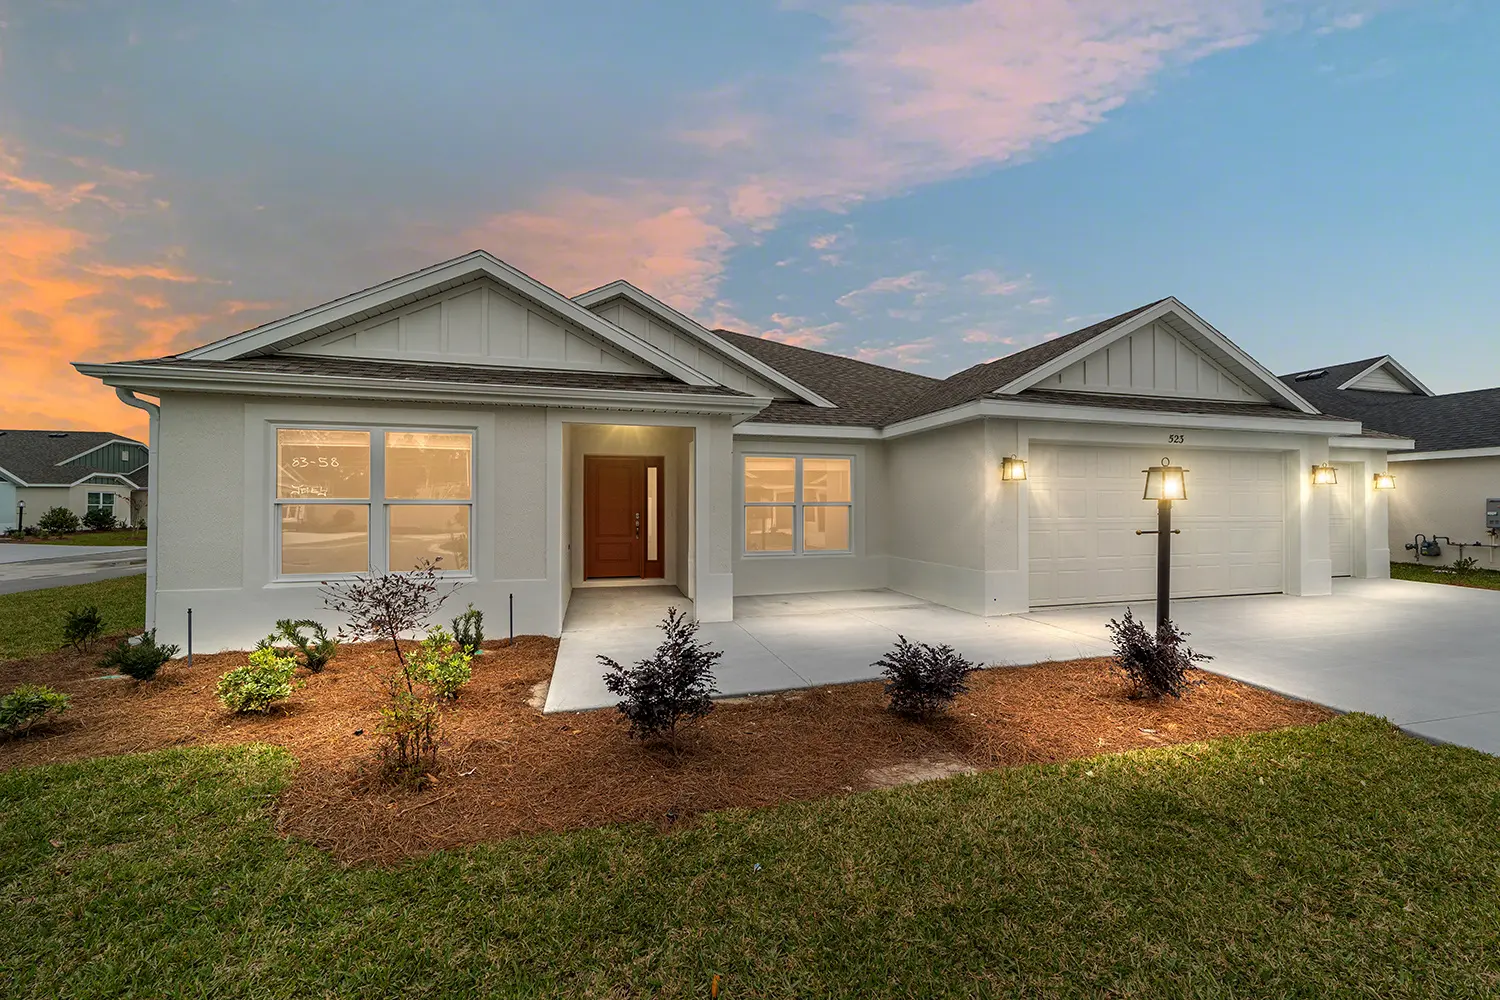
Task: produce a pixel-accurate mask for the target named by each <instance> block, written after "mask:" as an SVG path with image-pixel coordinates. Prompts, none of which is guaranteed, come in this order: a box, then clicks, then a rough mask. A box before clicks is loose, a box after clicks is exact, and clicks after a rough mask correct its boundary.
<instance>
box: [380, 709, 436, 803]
mask: <svg viewBox="0 0 1500 1000" xmlns="http://www.w3.org/2000/svg"><path fill="white" fill-rule="evenodd" d="M441 721H442V719H441V711H440V709H439V708H438V705H437V702H436V701H434V700H433V699H432V698H430V697H426V696H424V695H423V694H422V693H421V692H416V691H402V690H394V691H392V692H391V698H390V701H388V702H386V704H384V705H382V706H381V707H380V725H379V726H377V727H376V729H375V732H376V733H377V734H378V735H379V736H380V761H381V773H382V774H383V775H384V776H385V778H386V779H387V780H389V781H395V782H398V783H400V784H404V785H413V786H418V787H420V786H421V785H422V784H423V783H424V782H425V781H426V779H427V776H428V775H429V774H431V773H432V772H433V771H435V770H437V747H438V736H439V732H440V728H439V727H440V723H441Z"/></svg>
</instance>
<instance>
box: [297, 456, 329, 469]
mask: <svg viewBox="0 0 1500 1000" xmlns="http://www.w3.org/2000/svg"><path fill="white" fill-rule="evenodd" d="M313 466H317V467H318V468H320V469H337V468H338V467H339V460H338V457H337V456H333V455H319V456H317V457H316V458H310V457H308V456H306V455H298V456H297V457H295V458H293V459H292V468H294V469H310V468H312V467H313Z"/></svg>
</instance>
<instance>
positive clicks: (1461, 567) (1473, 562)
mask: <svg viewBox="0 0 1500 1000" xmlns="http://www.w3.org/2000/svg"><path fill="white" fill-rule="evenodd" d="M1478 568H1479V560H1478V559H1475V558H1474V557H1473V556H1463V557H1462V558H1459V559H1455V560H1453V572H1455V573H1457V574H1458V575H1459V576H1468V575H1469V574H1470V573H1472V572H1474V571H1475V570H1477V569H1478Z"/></svg>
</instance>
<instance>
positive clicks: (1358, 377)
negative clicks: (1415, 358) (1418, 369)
mask: <svg viewBox="0 0 1500 1000" xmlns="http://www.w3.org/2000/svg"><path fill="white" fill-rule="evenodd" d="M1376 373H1381V374H1382V375H1383V376H1384V377H1387V378H1391V379H1394V380H1395V382H1396V383H1397V384H1399V385H1405V386H1406V387H1407V388H1408V389H1410V390H1411V391H1412V392H1414V393H1417V394H1418V395H1422V396H1435V395H1437V393H1435V392H1433V391H1432V390H1431V389H1429V388H1427V386H1425V385H1423V384H1422V383H1421V381H1420V380H1419V379H1418V378H1417V377H1416V376H1415V375H1413V374H1412V373H1411V372H1409V371H1407V370H1406V368H1405V367H1403V366H1402V364H1401V363H1400V362H1399V361H1397V360H1396V359H1395V358H1393V357H1391V356H1390V355H1389V354H1387V355H1385V356H1383V357H1379V358H1375V359H1373V360H1372V361H1371V362H1370V363H1369V367H1367V368H1365V369H1363V370H1362V371H1359V372H1357V373H1355V374H1354V375H1353V376H1351V377H1350V378H1349V379H1347V380H1345V381H1344V382H1342V383H1340V384H1339V388H1340V389H1365V388H1372V387H1371V386H1368V385H1366V384H1365V383H1366V381H1367V380H1369V379H1370V376H1372V375H1375V374H1376ZM1375 391H1377V392H1378V391H1380V390H1378V389H1377V390H1375Z"/></svg>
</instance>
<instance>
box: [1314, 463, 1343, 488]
mask: <svg viewBox="0 0 1500 1000" xmlns="http://www.w3.org/2000/svg"><path fill="white" fill-rule="evenodd" d="M1312 477H1313V485H1314V486H1334V485H1337V483H1338V481H1339V470H1337V469H1335V468H1334V467H1333V466H1331V465H1329V464H1328V463H1327V462H1324V463H1323V464H1322V465H1315V466H1313V467H1312Z"/></svg>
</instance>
